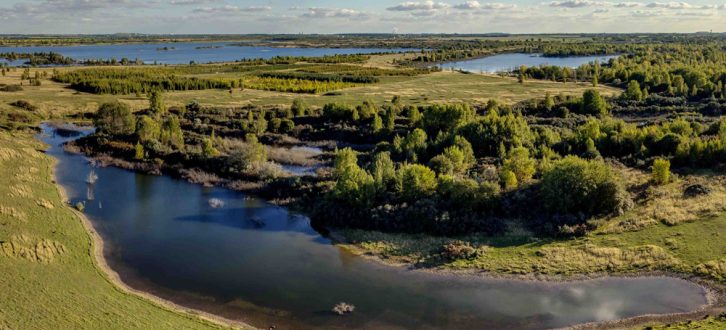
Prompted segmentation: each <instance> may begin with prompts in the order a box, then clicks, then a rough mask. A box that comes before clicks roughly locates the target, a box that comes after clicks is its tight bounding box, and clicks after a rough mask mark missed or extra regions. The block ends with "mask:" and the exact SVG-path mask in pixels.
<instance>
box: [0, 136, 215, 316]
mask: <svg viewBox="0 0 726 330" xmlns="http://www.w3.org/2000/svg"><path fill="white" fill-rule="evenodd" d="M43 149H44V146H43V145H42V144H41V143H40V142H37V141H36V140H34V139H33V137H32V135H31V134H30V133H12V134H11V133H8V132H5V131H0V167H1V168H2V169H3V170H2V171H0V196H2V198H0V273H2V281H0V306H2V308H0V328H9V329H132V328H136V329H144V328H146V329H150V328H154V329H209V328H219V326H217V325H215V324H213V323H211V322H208V321H205V320H203V319H201V318H199V317H196V316H193V315H190V314H184V313H180V312H175V311H172V310H170V309H168V308H166V307H161V306H160V305H159V304H157V303H152V302H150V301H148V300H146V299H144V298H141V297H138V296H136V295H133V294H129V293H125V292H123V291H121V290H120V289H119V288H118V287H116V286H115V285H114V284H113V283H112V282H111V281H110V280H109V279H108V278H107V276H106V275H105V274H104V273H103V272H102V271H101V270H100V269H99V268H98V267H97V266H96V261H95V260H94V251H93V242H92V239H91V237H89V234H88V233H87V232H86V230H85V229H84V227H83V225H82V222H81V220H80V219H78V217H77V216H76V215H75V214H74V213H73V212H72V211H71V210H70V209H69V208H68V207H67V206H66V205H65V204H64V202H63V201H62V200H61V196H60V194H59V192H58V189H57V187H56V186H55V184H54V179H53V166H54V165H53V164H54V163H53V160H52V159H51V158H50V157H49V156H46V155H44V154H43V153H42V152H41V150H43Z"/></svg>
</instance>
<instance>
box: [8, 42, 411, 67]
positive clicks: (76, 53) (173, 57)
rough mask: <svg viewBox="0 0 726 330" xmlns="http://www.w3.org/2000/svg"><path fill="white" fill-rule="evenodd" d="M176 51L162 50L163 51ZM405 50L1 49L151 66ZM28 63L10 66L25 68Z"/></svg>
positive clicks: (218, 46) (209, 46) (195, 45)
mask: <svg viewBox="0 0 726 330" xmlns="http://www.w3.org/2000/svg"><path fill="white" fill-rule="evenodd" d="M164 47H168V48H174V49H169V50H160V48H164ZM399 51H405V49H376V48H275V47H247V46H233V45H231V44H230V43H224V42H218V43H201V42H188V43H153V44H116V45H81V46H38V47H0V53H8V52H16V53H35V52H56V53H60V54H62V55H64V56H67V57H71V58H73V59H76V60H91V59H104V60H105V59H111V58H116V59H119V60H120V59H121V58H123V57H126V58H128V59H129V60H134V59H136V58H138V59H140V60H142V61H143V62H144V63H147V64H152V63H158V64H188V63H189V61H195V62H197V63H208V62H230V61H235V60H239V59H243V58H246V59H252V58H265V59H267V58H271V57H275V56H323V55H334V54H368V53H378V52H387V53H390V52H399ZM24 62H25V60H18V61H13V62H10V65H22V64H23V63H24Z"/></svg>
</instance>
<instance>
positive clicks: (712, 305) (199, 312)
mask: <svg viewBox="0 0 726 330" xmlns="http://www.w3.org/2000/svg"><path fill="white" fill-rule="evenodd" d="M81 155H83V156H84V157H88V156H87V155H85V154H83V153H81ZM89 159H93V157H90V158H89ZM54 161H57V160H56V159H54ZM110 166H114V165H113V164H110ZM121 168H123V167H121ZM126 170H130V171H134V172H137V171H136V170H134V169H126ZM141 172H143V171H141ZM53 175H54V179H55V175H56V173H55V170H54V171H53ZM162 175H164V174H162ZM179 179H181V180H183V181H187V182H191V183H194V182H192V181H190V180H187V179H185V178H179ZM54 184H55V185H56V186H57V188H58V191H59V193H60V194H61V197H62V200H63V201H64V202H65V201H67V196H66V194H65V190H64V188H63V187H62V186H61V185H60V184H58V183H57V180H55V182H54ZM197 184H198V183H197ZM214 186H221V187H223V188H227V189H231V188H229V187H226V186H225V185H219V184H215V185H214ZM64 204H66V207H69V208H70V209H71V210H72V211H73V212H74V213H75V214H76V215H77V216H78V217H79V218H80V219H81V221H82V223H83V225H84V227H85V228H86V230H87V231H88V232H89V235H90V236H91V238H92V243H93V246H94V247H93V250H94V251H93V253H94V259H96V260H95V261H96V264H97V268H98V269H99V270H100V271H101V272H102V273H104V275H105V277H106V278H107V279H108V280H109V281H110V282H111V283H112V284H114V286H116V287H118V288H119V289H121V290H122V291H123V292H126V293H131V294H134V295H136V296H139V297H141V298H143V299H146V300H148V301H150V302H152V303H155V304H157V305H160V306H161V307H163V308H166V309H169V310H171V311H174V312H180V313H184V314H188V315H190V316H196V317H200V318H201V319H203V320H207V321H210V322H213V323H215V324H217V325H220V326H225V327H240V328H253V327H252V326H250V325H249V324H246V323H244V322H241V321H239V320H233V319H230V318H227V317H224V316H221V315H218V314H215V313H211V312H207V311H205V310H203V309H201V308H195V307H196V306H195V307H185V306H183V305H181V304H180V303H177V302H175V301H174V299H169V298H164V297H161V295H163V293H161V291H163V290H154V289H153V287H152V286H151V285H150V284H146V283H141V282H143V281H136V282H139V285H140V286H142V287H147V288H146V289H136V288H133V287H131V286H130V285H129V284H127V283H126V282H124V281H123V280H122V279H121V275H120V274H119V272H117V271H116V270H114V269H113V268H111V267H110V266H109V260H107V256H106V254H105V253H104V246H105V243H104V241H103V238H102V237H101V236H100V234H98V233H97V231H96V230H95V228H94V227H93V224H92V223H91V222H90V220H89V219H88V218H87V217H86V216H85V214H83V213H81V212H79V211H77V210H75V209H73V208H72V207H70V206H68V205H67V203H64ZM326 230H327V231H328V233H327V234H326V235H323V234H321V235H322V236H326V237H328V238H330V239H331V240H332V243H333V244H334V245H335V246H337V247H340V248H343V249H345V250H346V251H348V252H350V253H352V254H353V255H355V256H358V257H362V258H363V259H365V260H370V261H373V262H376V263H379V264H381V265H383V266H386V267H395V268H399V269H403V270H408V271H417V272H424V273H428V274H431V275H434V276H459V277H467V276H468V277H472V278H480V279H481V278H489V279H502V280H514V281H525V282H527V281H529V282H542V283H546V282H549V283H567V282H578V281H593V280H598V279H605V278H647V277H670V278H676V279H681V280H684V281H688V282H689V283H692V284H695V285H697V286H698V287H699V288H700V289H701V290H702V292H703V295H704V298H705V300H706V304H704V305H702V306H700V307H699V308H698V309H696V310H693V311H687V312H682V313H668V314H645V315H638V316H634V317H629V318H625V319H618V320H612V321H603V322H589V323H582V324H575V325H572V326H567V327H563V328H562V329H594V328H598V329H601V328H605V329H609V328H620V327H624V326H630V327H633V326H638V325H641V326H642V325H646V324H648V323H652V322H661V323H665V322H676V321H684V320H695V319H700V318H702V317H704V316H706V315H711V316H717V315H719V314H720V313H723V312H726V288H724V285H721V284H718V283H714V282H711V281H708V280H705V279H703V278H700V277H697V276H695V275H691V276H689V275H688V274H681V273H669V272H635V273H623V274H608V273H593V274H577V275H572V276H554V275H542V274H523V275H517V274H504V273H492V272H486V271H480V270H476V269H468V270H465V269H461V270H455V269H445V268H441V267H429V268H415V267H413V266H412V265H411V264H409V263H405V262H398V261H395V260H386V259H383V258H381V257H379V256H376V255H373V254H370V253H369V252H367V251H365V250H364V249H361V248H359V247H357V246H355V245H353V244H351V243H349V242H347V240H346V239H345V237H344V236H343V235H342V234H341V233H339V232H336V231H335V230H328V229H327V228H326ZM202 298H203V297H202ZM181 299H185V298H181ZM186 299H189V298H186ZM187 303H190V304H194V303H193V302H192V301H191V299H190V301H187ZM194 305H196V304H194ZM197 306H199V305H197ZM277 323H284V322H277Z"/></svg>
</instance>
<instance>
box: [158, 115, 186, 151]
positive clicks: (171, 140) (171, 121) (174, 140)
mask: <svg viewBox="0 0 726 330" xmlns="http://www.w3.org/2000/svg"><path fill="white" fill-rule="evenodd" d="M160 139H161V142H162V143H164V144H168V145H171V146H172V147H174V148H176V149H181V148H183V147H184V132H183V131H182V129H181V125H180V124H179V118H177V117H176V116H175V115H170V116H168V117H166V119H165V120H164V123H163V124H162V127H161V134H160Z"/></svg>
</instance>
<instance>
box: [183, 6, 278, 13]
mask: <svg viewBox="0 0 726 330" xmlns="http://www.w3.org/2000/svg"><path fill="white" fill-rule="evenodd" d="M270 10H272V7H270V6H248V7H238V6H232V5H225V6H221V7H200V8H197V9H194V12H195V13H202V14H231V13H242V12H247V13H253V12H262V11H270Z"/></svg>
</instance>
